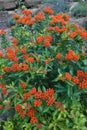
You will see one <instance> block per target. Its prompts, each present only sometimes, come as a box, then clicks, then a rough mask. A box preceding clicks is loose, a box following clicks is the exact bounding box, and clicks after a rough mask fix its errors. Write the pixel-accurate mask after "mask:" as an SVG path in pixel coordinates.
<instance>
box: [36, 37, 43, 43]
mask: <svg viewBox="0 0 87 130" xmlns="http://www.w3.org/2000/svg"><path fill="white" fill-rule="evenodd" d="M43 40H44V36H40V37H37V38H36V42H37V43H38V44H41V43H42V42H43Z"/></svg>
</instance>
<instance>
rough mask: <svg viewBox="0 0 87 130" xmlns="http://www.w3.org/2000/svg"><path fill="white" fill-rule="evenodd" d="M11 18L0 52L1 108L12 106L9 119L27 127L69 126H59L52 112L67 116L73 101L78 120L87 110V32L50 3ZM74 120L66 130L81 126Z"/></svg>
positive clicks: (51, 127) (5, 109) (78, 129)
mask: <svg viewBox="0 0 87 130" xmlns="http://www.w3.org/2000/svg"><path fill="white" fill-rule="evenodd" d="M13 19H14V20H15V26H14V27H12V28H11V34H12V37H13V38H12V42H11V43H9V45H8V47H7V46H6V47H5V51H4V53H2V52H0V112H1V113H5V112H8V111H10V110H11V109H14V111H15V113H14V116H13V120H15V121H17V122H19V123H20V125H21V126H22V124H21V123H22V122H24V129H25V128H26V127H29V128H26V129H25V130H27V129H31V130H34V129H35V130H37V128H34V127H35V126H38V125H39V126H38V129H41V127H42V126H43V127H42V128H43V129H42V130H45V129H50V130H58V129H59V130H65V129H67V130H68V127H69V126H67V123H68V122H69V121H70V120H69V121H67V122H66V126H64V128H62V127H61V128H60V126H61V123H59V124H60V125H57V123H56V121H59V118H58V117H56V116H55V117H53V113H57V116H58V115H60V113H61V111H62V113H63V114H64V113H65V115H67V112H68V110H70V109H71V106H72V104H74V105H75V104H81V105H82V106H81V109H83V111H82V114H83V115H82V118H85V116H84V115H85V114H87V113H86V109H85V108H87V104H84V102H85V103H87V96H86V97H85V98H83V100H81V97H82V96H83V97H84V94H85V95H87V45H86V44H87V31H86V30H85V29H84V28H83V27H81V26H79V25H77V24H71V23H70V22H69V19H70V16H69V15H68V14H63V13H59V14H54V11H53V10H52V9H50V8H49V7H46V8H44V9H43V12H39V13H37V14H36V15H35V16H33V15H32V11H31V10H28V9H25V10H22V15H19V14H14V15H13ZM3 35H5V34H3V31H1V33H0V36H1V37H2V36H3ZM2 43H3V42H2ZM2 43H1V44H2ZM3 44H6V43H5V42H4V43H3ZM79 112H80V110H79ZM84 113H85V114H84ZM75 114H76V113H75ZM65 117H66V118H67V116H65ZM54 118H55V119H54ZM78 118H79V117H78ZM57 119H58V120H57ZM54 120H55V121H54ZM64 120H65V119H63V120H62V122H63V121H64ZM51 122H52V125H50V123H51ZM75 122H76V121H74V125H75V127H74V126H73V125H71V126H70V127H69V129H70V128H72V130H74V129H75V130H80V126H78V128H77V127H76V125H77V124H75ZM85 122H86V120H85V119H84V123H83V124H82V125H83V126H84V127H83V128H85V127H86V126H85ZM63 123H64V122H63ZM76 123H77V122H76ZM5 125H6V124H5ZM15 125H17V124H15ZM26 125H27V126H26ZM18 126H19V125H18ZM21 126H20V127H21ZM65 127H66V128H65ZM4 128H5V127H4ZM15 129H17V127H16V128H15ZM20 129H22V128H20ZM81 130H83V129H81ZM84 130H85V129H84Z"/></svg>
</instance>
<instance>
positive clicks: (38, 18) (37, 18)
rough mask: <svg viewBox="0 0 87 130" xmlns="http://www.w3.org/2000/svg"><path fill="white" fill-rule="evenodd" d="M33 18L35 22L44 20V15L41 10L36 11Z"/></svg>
mask: <svg viewBox="0 0 87 130" xmlns="http://www.w3.org/2000/svg"><path fill="white" fill-rule="evenodd" d="M34 18H35V21H36V22H37V21H39V20H45V16H44V14H43V13H42V12H39V13H37V14H36V15H35V16H34Z"/></svg>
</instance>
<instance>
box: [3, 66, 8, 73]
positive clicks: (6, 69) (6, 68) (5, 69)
mask: <svg viewBox="0 0 87 130" xmlns="http://www.w3.org/2000/svg"><path fill="white" fill-rule="evenodd" d="M2 69H3V71H5V72H9V71H10V69H9V68H8V67H4V68H2Z"/></svg>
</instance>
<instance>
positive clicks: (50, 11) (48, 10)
mask: <svg viewBox="0 0 87 130" xmlns="http://www.w3.org/2000/svg"><path fill="white" fill-rule="evenodd" d="M43 11H44V12H45V13H48V14H50V15H53V14H54V11H53V10H52V9H51V8H50V7H45V8H44V9H43Z"/></svg>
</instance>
